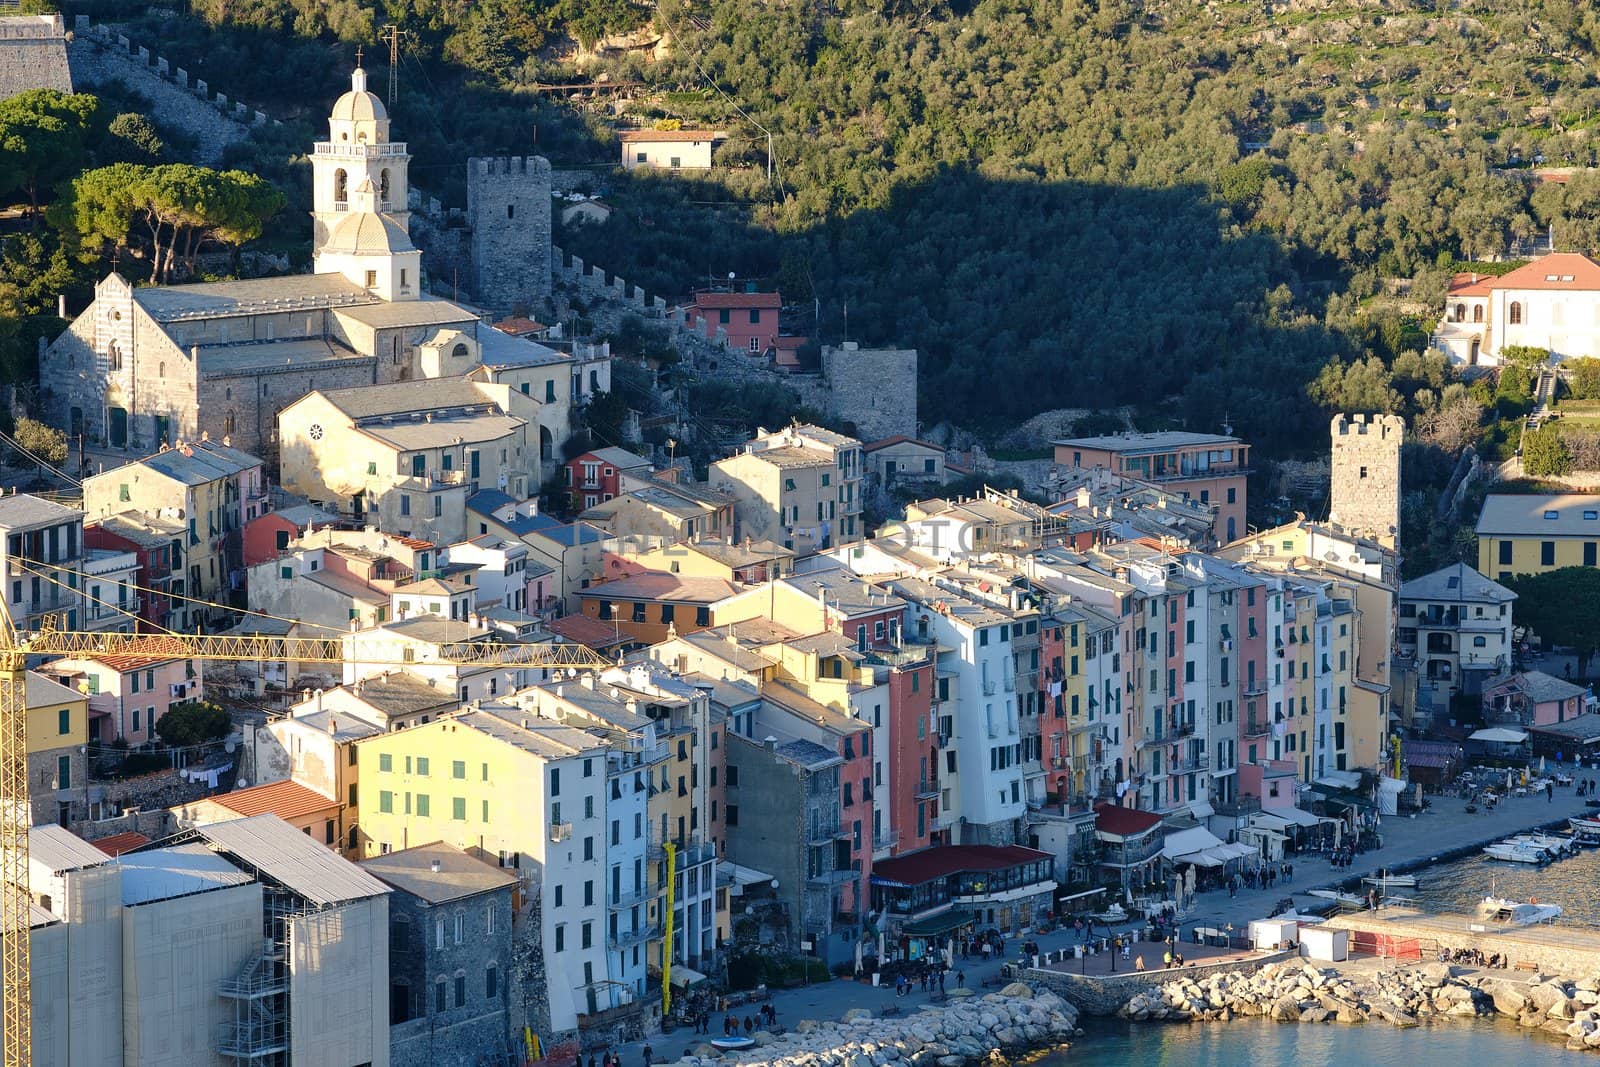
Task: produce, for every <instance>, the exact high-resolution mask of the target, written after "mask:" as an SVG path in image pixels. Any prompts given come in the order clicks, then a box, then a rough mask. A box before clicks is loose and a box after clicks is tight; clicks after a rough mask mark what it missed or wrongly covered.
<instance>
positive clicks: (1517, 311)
mask: <svg viewBox="0 0 1600 1067" xmlns="http://www.w3.org/2000/svg"><path fill="white" fill-rule="evenodd" d="M1510 322H1511V325H1513V326H1516V325H1519V324H1520V323H1521V322H1522V305H1521V304H1520V303H1518V302H1517V301H1515V300H1513V301H1512V302H1511V315H1510Z"/></svg>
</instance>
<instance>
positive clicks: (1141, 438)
mask: <svg viewBox="0 0 1600 1067" xmlns="http://www.w3.org/2000/svg"><path fill="white" fill-rule="evenodd" d="M1054 445H1055V450H1056V454H1055V460H1056V463H1057V464H1058V465H1060V466H1062V467H1068V468H1073V469H1093V468H1095V467H1105V468H1106V469H1108V470H1110V471H1111V473H1113V474H1120V475H1126V476H1128V477H1131V478H1137V479H1139V480H1140V481H1146V482H1154V483H1155V484H1157V485H1159V486H1161V487H1163V488H1166V489H1171V490H1173V491H1174V492H1179V493H1182V494H1183V495H1184V496H1186V497H1188V498H1189V499H1191V500H1197V501H1199V502H1200V503H1202V504H1209V505H1211V506H1212V507H1214V508H1216V510H1217V526H1216V528H1217V534H1218V536H1219V537H1221V538H1222V539H1223V540H1224V542H1227V541H1232V540H1234V539H1235V538H1236V537H1239V536H1241V535H1242V534H1243V533H1244V531H1245V491H1246V488H1245V485H1246V478H1247V477H1248V475H1249V474H1250V469H1251V468H1250V446H1249V445H1247V444H1245V443H1244V442H1243V441H1241V440H1239V439H1238V438H1237V437H1226V436H1222V435H1219V434H1208V433H1189V432H1186V431H1178V430H1168V431H1163V432H1161V433H1125V434H1116V435H1107V436H1102V437H1074V438H1068V439H1065V440H1061V441H1056V442H1054Z"/></svg>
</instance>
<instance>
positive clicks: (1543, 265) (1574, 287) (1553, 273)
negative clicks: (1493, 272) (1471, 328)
mask: <svg viewBox="0 0 1600 1067" xmlns="http://www.w3.org/2000/svg"><path fill="white" fill-rule="evenodd" d="M1493 287H1494V288H1495V289H1557V290H1567V291H1589V290H1595V289H1600V263H1596V262H1595V261H1594V260H1592V259H1590V258H1589V257H1588V256H1583V255H1579V254H1578V253H1576V252H1553V253H1551V254H1550V255H1548V256H1544V257H1542V258H1540V259H1536V260H1534V261H1533V262H1532V263H1529V264H1527V265H1526V266H1523V267H1518V268H1517V269H1516V270H1514V271H1512V272H1511V273H1510V274H1505V275H1502V276H1500V277H1499V278H1496V279H1495V281H1494V283H1493Z"/></svg>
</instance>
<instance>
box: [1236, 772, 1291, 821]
mask: <svg viewBox="0 0 1600 1067" xmlns="http://www.w3.org/2000/svg"><path fill="white" fill-rule="evenodd" d="M1239 795H1240V796H1242V797H1254V798H1256V799H1257V800H1259V801H1261V810H1262V811H1280V810H1282V809H1284V808H1292V807H1294V806H1295V803H1294V801H1295V765H1294V760H1275V759H1269V760H1262V761H1261V762H1260V763H1241V764H1240V765H1239Z"/></svg>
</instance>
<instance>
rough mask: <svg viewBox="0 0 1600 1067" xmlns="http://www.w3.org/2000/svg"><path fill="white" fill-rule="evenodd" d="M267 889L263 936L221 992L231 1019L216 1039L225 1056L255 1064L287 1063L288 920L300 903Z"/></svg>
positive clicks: (260, 1066)
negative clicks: (257, 949)
mask: <svg viewBox="0 0 1600 1067" xmlns="http://www.w3.org/2000/svg"><path fill="white" fill-rule="evenodd" d="M263 888H265V889H266V901H265V903H266V908H265V914H264V921H265V936H264V937H263V938H262V939H261V953H260V955H257V956H254V957H252V958H251V959H250V961H249V962H248V963H246V964H245V965H244V967H243V968H241V969H240V971H239V973H238V974H237V975H235V976H234V977H233V978H230V979H228V980H227V981H225V982H223V983H222V988H221V989H220V990H219V993H220V994H221V996H222V998H223V999H224V1000H229V1001H232V1002H233V1022H232V1023H230V1024H228V1026H227V1028H226V1029H225V1030H224V1032H223V1034H222V1038H221V1040H220V1041H218V1043H217V1052H218V1053H219V1054H221V1055H222V1056H223V1057H225V1058H227V1059H230V1060H233V1061H234V1062H236V1063H240V1064H251V1065H253V1067H286V1065H287V1064H288V1062H289V923H290V920H291V919H293V918H294V916H296V915H298V914H300V913H301V912H303V911H304V910H305V909H304V906H303V904H301V903H300V902H298V901H297V900H296V898H295V897H294V896H293V895H291V894H288V893H285V892H283V891H282V890H275V889H272V888H269V887H265V886H264V887H263Z"/></svg>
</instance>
